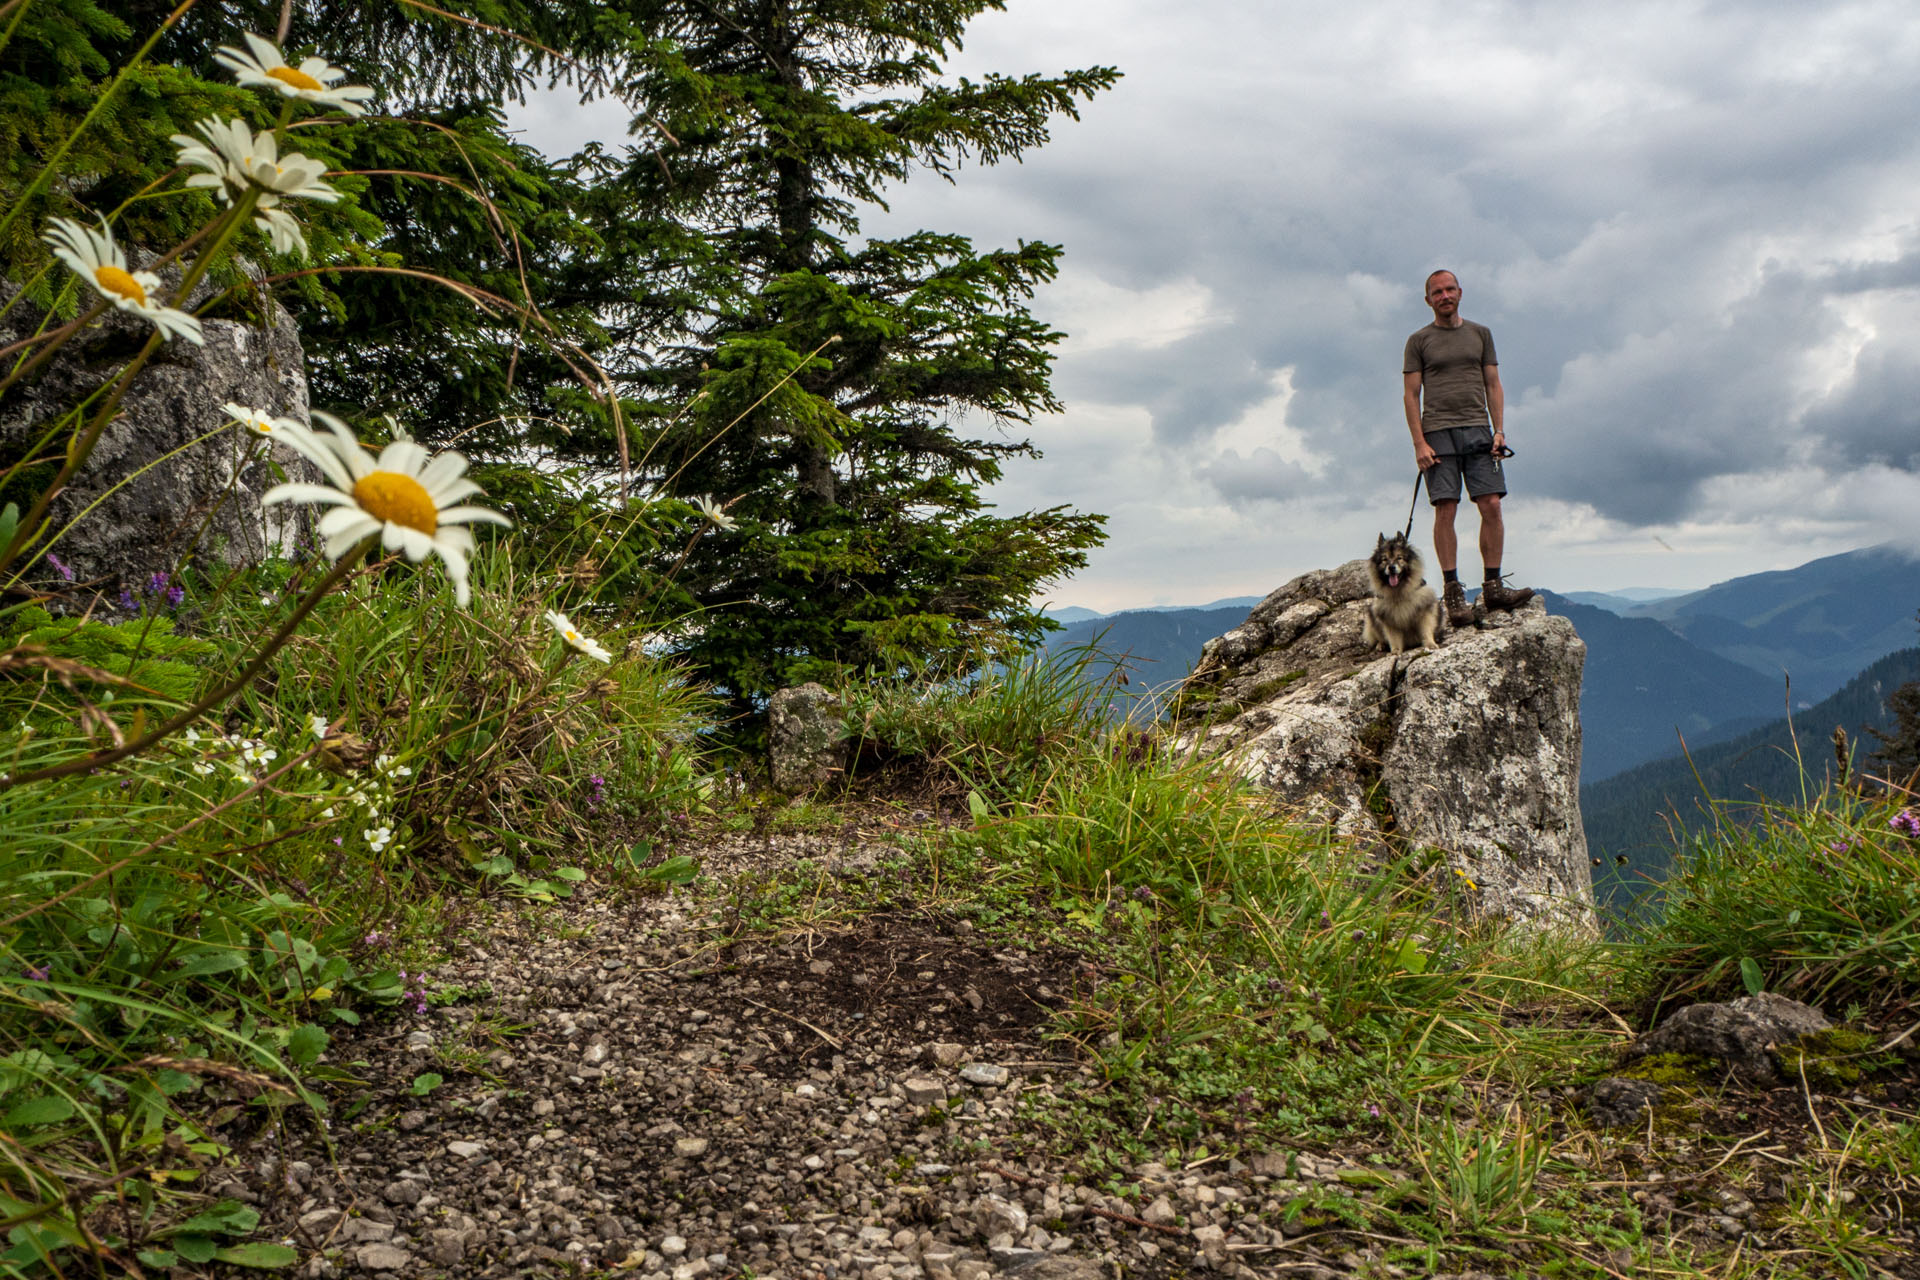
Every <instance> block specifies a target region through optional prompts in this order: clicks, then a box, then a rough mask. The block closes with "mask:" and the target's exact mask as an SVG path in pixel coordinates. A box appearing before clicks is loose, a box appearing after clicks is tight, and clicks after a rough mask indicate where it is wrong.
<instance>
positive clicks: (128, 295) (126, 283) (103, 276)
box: [93, 266, 147, 307]
mask: <svg viewBox="0 0 1920 1280" xmlns="http://www.w3.org/2000/svg"><path fill="white" fill-rule="evenodd" d="M93 282H94V283H95V284H97V285H99V286H100V287H101V288H102V289H104V290H105V291H106V292H108V293H111V294H113V295H115V296H116V297H121V298H125V299H126V300H127V301H128V302H132V303H137V304H138V305H140V306H143V307H144V306H146V305H147V291H146V290H145V289H142V288H141V287H140V282H139V281H138V280H135V279H134V278H133V276H132V275H130V274H128V272H127V271H126V270H125V269H124V268H122V267H115V266H105V267H95V268H94V269H93Z"/></svg>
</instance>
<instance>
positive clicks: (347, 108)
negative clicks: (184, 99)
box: [213, 32, 373, 116]
mask: <svg viewBox="0 0 1920 1280" xmlns="http://www.w3.org/2000/svg"><path fill="white" fill-rule="evenodd" d="M213 60H214V61H215V62H218V63H219V64H220V65H221V66H223V67H225V68H227V69H228V70H229V71H232V72H233V73H234V79H236V80H238V81H239V82H240V83H241V84H251V85H258V86H259V87H260V88H262V89H272V90H273V91H274V92H276V93H280V94H284V95H286V96H287V97H289V98H298V99H300V100H301V101H302V102H312V103H317V104H318V105H320V106H323V107H338V108H339V109H340V110H342V111H344V112H346V113H347V114H348V115H350V116H357V115H360V114H362V113H363V112H365V110H366V108H365V107H363V106H361V105H360V103H361V102H362V101H363V100H364V99H367V98H371V97H372V96H373V90H371V89H369V88H367V87H366V86H365V85H359V84H342V85H337V86H336V85H335V82H336V81H339V80H344V79H346V77H347V73H346V72H344V71H342V70H341V69H340V68H338V67H334V66H329V65H328V64H327V60H326V59H325V58H308V59H306V60H304V61H303V62H301V64H300V65H299V66H297V67H295V66H291V65H289V64H288V62H287V60H286V58H285V57H284V56H282V55H281V53H280V48H279V46H278V45H276V44H274V43H273V41H271V40H263V39H262V38H260V37H259V36H256V35H254V34H253V33H251V32H249V33H248V34H247V48H246V49H244V50H242V49H236V48H234V47H233V46H232V45H225V46H222V48H221V50H220V52H218V53H216V54H214V55H213Z"/></svg>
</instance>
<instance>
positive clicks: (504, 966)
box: [214, 836, 1399, 1280]
mask: <svg viewBox="0 0 1920 1280" xmlns="http://www.w3.org/2000/svg"><path fill="white" fill-rule="evenodd" d="M878 852H879V846H873V845H863V844H862V843H861V842H860V841H859V840H857V839H853V838H852V837H851V836H842V837H840V838H839V839H832V838H821V837H781V838H767V837H750V838H740V839H737V840H734V841H731V842H722V843H721V844H719V845H717V846H714V847H711V848H708V849H704V850H703V851H702V862H703V865H704V867H705V869H706V871H707V872H708V874H710V875H715V876H718V877H720V878H722V879H723V880H724V879H726V878H728V877H732V876H735V875H739V874H742V873H746V872H751V871H754V870H757V869H760V868H762V867H765V866H767V865H769V864H771V863H777V862H786V861H790V860H792V859H794V858H797V857H802V856H813V857H816V858H823V859H824V860H827V861H829V862H832V861H834V860H839V861H840V862H841V863H842V864H843V865H844V864H846V863H852V864H855V865H857V864H860V863H863V862H864V863H871V862H872V861H873V859H874V856H875V855H876V854H877V853H878ZM1098 979H1099V974H1098V972H1097V971H1096V970H1095V968H1094V967H1093V966H1092V965H1090V964H1088V963H1087V962H1086V961H1085V960H1084V959H1083V958H1082V957H1080V956H1078V955H1075V954H1073V953H1071V952H1066V951H1060V950H1042V951H1033V950H1027V949H1022V948H1019V947H1016V946H1009V945H1008V944H1007V943H1005V942H1004V941H1002V940H992V939H987V938H985V937H983V936H981V935H980V934H979V933H978V932H977V931H975V930H973V929H972V928H971V927H970V924H969V922H967V921H963V920H952V919H948V918H945V917H942V916H940V915H937V914H932V913H917V912H916V913H899V912H895V913H884V912H883V913H880V914H876V915H869V916H866V917H864V918H861V919H860V920H859V921H858V922H857V923H853V924H851V925H850V924H849V922H848V921H847V920H845V919H844V918H842V919H839V920H836V921H834V922H832V923H830V924H828V923H823V924H822V925H821V927H820V928H819V929H817V930H815V931H812V932H803V933H798V934H789V935H785V936H781V937H774V936H772V935H768V934H765V933H746V932H743V931H735V932H734V934H733V936H732V937H731V938H730V937H729V931H728V930H727V928H726V916H725V901H724V897H719V898H716V897H715V896H713V895H707V896H705V897H703V898H699V899H696V898H694V897H693V896H692V895H690V894H688V893H687V892H686V891H684V890H681V891H675V892H673V893H669V894H654V895H644V894H613V893H608V892H600V893H592V892H584V893H582V894H581V895H580V896H579V897H577V898H576V899H574V900H572V901H570V902H568V903H565V904H562V905H561V906H559V907H557V908H554V909H552V910H551V911H543V912H541V913H539V915H538V916H537V917H536V916H534V915H532V914H526V915H514V914H512V913H503V914H502V915H501V917H500V918H499V919H498V920H497V921H496V922H495V923H494V924H493V925H491V926H490V928H489V931H488V933H487V935H486V938H485V941H484V944H468V945H466V947H465V954H463V955H460V956H459V957H458V958H457V959H455V960H454V961H452V962H451V963H448V964H446V965H444V966H442V967H441V968H439V969H438V970H436V971H435V972H434V973H433V974H432V975H431V977H430V984H429V985H430V986H431V987H432V988H433V989H435V990H438V991H442V992H445V991H448V990H454V989H457V990H461V991H465V992H468V993H472V994H473V995H474V997H475V998H473V999H471V1000H468V1001H465V1002H463V1003H460V1004H456V1005H451V1006H447V1007H442V1008H434V1009H430V1010H429V1011H428V1012H426V1013H424V1014H416V1013H412V1012H409V1013H408V1014H407V1015H405V1016H404V1017H402V1018H401V1019H400V1020H398V1021H397V1022H385V1023H383V1024H382V1025H380V1026H378V1027H372V1026H369V1027H363V1028H361V1029H359V1030H358V1031H357V1032H354V1033H352V1034H343V1035H340V1036H337V1037H336V1039H335V1042H334V1044H333V1047H332V1049H331V1051H330V1052H329V1054H328V1057H327V1062H328V1063H329V1064H330V1065H333V1066H335V1067H339V1068H342V1069H344V1070H346V1071H348V1072H350V1073H352V1074H353V1075H354V1076H356V1077H358V1078H359V1079H360V1080H361V1081H363V1082H364V1083H363V1084H362V1085H359V1086H355V1085H351V1084H342V1085H338V1086H336V1087H335V1088H334V1089H333V1091H332V1097H333V1101H334V1111H333V1116H332V1119H331V1134H330V1137H331V1140H332V1142H333V1144H334V1149H333V1153H332V1156H331V1158H329V1155H328V1153H327V1151H326V1150H325V1148H324V1147H323V1146H322V1145H321V1143H320V1141H319V1139H318V1137H317V1136H315V1137H312V1138H309V1139H308V1140H307V1141H306V1142H305V1143H304V1144H301V1143H299V1142H298V1141H296V1140H292V1139H289V1140H288V1141H289V1143H290V1144H291V1145H289V1146H288V1148H287V1149H286V1150H284V1151H283V1152H281V1153H280V1154H279V1155H276V1156H273V1157H271V1158H269V1159H266V1160H264V1161H261V1162H259V1163H258V1164H257V1165H256V1167H255V1168H254V1171H253V1174H252V1176H251V1177H249V1178H247V1179H245V1180H244V1181H237V1182H232V1183H229V1184H228V1185H226V1186H225V1187H224V1188H222V1187H216V1188H214V1190H216V1191H224V1192H225V1193H227V1194H237V1195H241V1196H243V1197H244V1198H246V1199H248V1200H250V1201H252V1202H254V1203H256V1204H258V1205H259V1206H260V1207H261V1209H262V1211H263V1213H264V1214H265V1217H266V1221H267V1223H268V1224H270V1225H272V1226H274V1227H275V1228H276V1229H277V1230H278V1232H279V1233H280V1234H281V1235H283V1236H284V1237H285V1238H287V1239H288V1240H290V1241H292V1242H294V1243H296V1244H298V1245H300V1246H301V1247H302V1248H303V1249H305V1250H307V1251H308V1258H307V1260H306V1261H305V1263H304V1264H303V1266H304V1273H305V1274H306V1275H310V1276H334V1275H346V1276H357V1275H364V1274H381V1273H385V1274H391V1275H398V1276H408V1277H412V1276H423V1277H431V1276H444V1277H501V1276H544V1275H555V1276H559V1275H584V1276H601V1275H616V1274H618V1275H633V1276H637V1277H643V1278H644V1280H695V1278H696V1277H701V1276H712V1277H716V1278H722V1277H731V1276H745V1275H751V1276H754V1277H762V1278H764V1277H788V1278H792V1280H803V1278H805V1280H813V1278H829V1280H841V1278H842V1277H861V1278H863V1280H881V1278H882V1277H886V1278H890V1280H912V1278H915V1277H922V1276H924V1277H928V1278H929V1280H979V1278H980V1277H985V1276H990V1275H1009V1276H1024V1277H1031V1278H1032V1280H1095V1278H1096V1277H1101V1276H1108V1277H1114V1276H1121V1275H1128V1276H1147V1277H1154V1276H1161V1275H1169V1274H1177V1273H1180V1272H1184V1271H1187V1270H1190V1269H1193V1268H1196V1267H1198V1268H1205V1269H1212V1270H1214V1271H1216V1272H1217V1273H1220V1274H1225V1275H1231V1276H1245V1277H1251V1276H1255V1275H1260V1276H1271V1275H1286V1276H1298V1277H1321V1278H1323V1280H1324V1278H1326V1277H1335V1276H1346V1275H1351V1274H1353V1273H1354V1272H1355V1271H1356V1270H1358V1269H1360V1268H1361V1267H1362V1266H1363V1264H1364V1263H1365V1262H1366V1261H1367V1258H1366V1256H1365V1255H1364V1253H1351V1252H1340V1250H1343V1249H1344V1247H1345V1246H1340V1245H1333V1243H1332V1241H1331V1240H1330V1239H1329V1238H1328V1237H1327V1234H1326V1233H1325V1232H1324V1231H1321V1232H1319V1233H1318V1234H1316V1233H1315V1232H1314V1231H1312V1230H1310V1229H1309V1228H1306V1227H1300V1228H1297V1230H1299V1231H1302V1232H1305V1233H1306V1234H1305V1235H1303V1236H1299V1237H1296V1238H1294V1239H1292V1240H1289V1239H1288V1238H1287V1237H1286V1236H1285V1235H1284V1234H1282V1232H1281V1230H1280V1229H1279V1227H1278V1226H1277V1225H1275V1224H1277V1223H1278V1221H1279V1217H1280V1214H1281V1211H1282V1210H1283V1209H1284V1207H1285V1204H1286V1202H1287V1201H1288V1200H1290V1199H1292V1198H1293V1197H1294V1196H1296V1195H1298V1194H1299V1193H1300V1192H1301V1190H1302V1189H1303V1188H1305V1187H1306V1186H1308V1185H1309V1184H1310V1183H1311V1182H1312V1181H1313V1180H1315V1179H1326V1180H1335V1179H1337V1178H1338V1177H1339V1173H1340V1170H1339V1168H1338V1162H1337V1161H1316V1160H1315V1159H1314V1158H1313V1157H1312V1156H1310V1155H1300V1154H1294V1153H1286V1152H1274V1153H1269V1154H1267V1155H1264V1156H1262V1157H1260V1158H1258V1159H1255V1160H1254V1161H1253V1162H1252V1163H1251V1165H1250V1166H1249V1165H1243V1164H1241V1163H1239V1162H1237V1161H1235V1162H1214V1163H1210V1164H1206V1165H1204V1166H1203V1167H1200V1168H1195V1169H1189V1170H1173V1171H1169V1170H1167V1169H1164V1168H1162V1167H1160V1166H1158V1165H1145V1166H1141V1167H1139V1168H1137V1169H1134V1170H1133V1171H1132V1179H1133V1182H1134V1183H1135V1184H1137V1186H1138V1188H1139V1194H1138V1195H1137V1196H1131V1197H1129V1198H1125V1199H1122V1198H1120V1197H1115V1196H1109V1195H1105V1194H1102V1193H1101V1192H1100V1191H1099V1190H1096V1189H1095V1188H1094V1187H1092V1186H1090V1185H1087V1184H1086V1183H1085V1182H1082V1181H1079V1180H1078V1178H1079V1176H1081V1175H1082V1174H1083V1173H1084V1171H1082V1170H1076V1169H1074V1168H1072V1167H1067V1164H1066V1162H1064V1161H1063V1160H1062V1158H1060V1157H1053V1158H1051V1160H1049V1159H1046V1158H1042V1157H1038V1156H1034V1157H1027V1156H1023V1155H1022V1154H1020V1153H1021V1152H1022V1151H1024V1150H1025V1147H1026V1144H1024V1143H1023V1142H1022V1140H1021V1124H1020V1121H1019V1115H1020V1113H1021V1110H1022V1108H1023V1106H1024V1105H1025V1104H1027V1103H1030V1102H1033V1101H1035V1100H1036V1099H1035V1097H1034V1095H1044V1094H1046V1093H1049V1092H1052V1093H1064V1092H1067V1091H1075V1090H1086V1089H1092V1088H1097V1087H1098V1079H1097V1077H1096V1076H1094V1075H1093V1074H1092V1073H1091V1072H1090V1071H1088V1070H1087V1069H1086V1068H1085V1067H1084V1066H1082V1065H1080V1064H1079V1063H1077V1062H1075V1061H1074V1060H1072V1058H1071V1057H1070V1056H1069V1054H1068V1053H1066V1052H1065V1051H1064V1050H1063V1049H1062V1048H1061V1047H1060V1045H1059V1044H1058V1042H1054V1041H1046V1042H1043V1041H1042V1039H1041V1036H1040V1033H1041V1031H1042V1029H1043V1027H1044V1025H1045V1023H1046V1021H1047V1019H1048V1018H1049V1016H1050V1014H1051V1013H1052V1011H1053V1010H1055V1009H1057V1008H1059V1007H1060V1006H1061V1005H1063V1004H1064V1003H1066V1002H1067V1001H1070V1000H1072V999H1073V998H1074V997H1075V996H1076V995H1078V994H1084V993H1085V992H1086V991H1087V990H1088V989H1089V987H1090V986H1091V984H1093V983H1094V982H1096V981H1098ZM425 1073H435V1074H438V1075H441V1076H443V1077H444V1083H442V1084H440V1085H438V1086H437V1087H435V1088H433V1089H431V1090H430V1091H429V1092H427V1093H425V1094H424V1095H418V1094H416V1093H415V1092H414V1091H413V1086H414V1082H415V1080H416V1079H417V1078H418V1077H419V1076H421V1075H422V1074H425ZM1329 1245H1330V1246H1332V1250H1333V1251H1331V1252H1330V1251H1324V1250H1323V1248H1322V1246H1329ZM1370 1273H1372V1272H1370ZM1372 1274H1380V1275H1388V1274H1399V1272H1398V1271H1397V1269H1384V1268H1383V1269H1381V1270H1380V1271H1378V1272H1377V1273H1372Z"/></svg>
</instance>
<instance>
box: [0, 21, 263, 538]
mask: <svg viewBox="0 0 1920 1280" xmlns="http://www.w3.org/2000/svg"><path fill="white" fill-rule="evenodd" d="M186 3H187V4H192V3H193V0H186ZM185 11H186V6H185V5H182V6H181V9H180V12H183V13H184V12H185ZM259 198H260V197H259V193H258V192H257V191H249V192H247V193H246V194H245V195H243V196H241V197H240V199H239V200H238V201H237V202H235V204H234V205H233V207H232V208H230V209H228V210H227V211H226V212H225V213H224V214H222V215H221V219H220V220H219V221H217V222H216V223H215V228H216V230H215V233H214V237H213V243H212V244H210V245H208V246H207V247H206V248H205V249H203V250H202V251H201V252H200V254H199V256H198V257H196V258H195V259H194V260H193V262H192V263H191V264H190V265H189V266H188V267H187V270H186V273H185V274H184V275H183V276H182V277H181V279H180V287H179V288H178V289H176V290H175V291H174V301H176V302H184V301H185V300H186V298H187V295H188V294H190V293H191V292H192V291H193V286H194V285H196V284H198V283H199V282H200V277H201V276H203V275H205V274H206V272H207V268H208V267H210V266H212V265H213V259H214V257H215V256H216V255H217V254H219V252H220V251H221V250H222V249H224V248H226V247H227V241H228V240H230V239H232V238H233V233H234V231H235V229H236V228H238V227H239V226H240V224H241V222H242V221H244V220H245V219H246V217H247V215H248V214H250V213H252V212H253V206H254V204H255V203H256V202H257V201H258V200H259ZM161 342H162V338H161V336H160V332H159V330H157V329H156V330H155V331H154V332H153V333H152V334H151V335H150V336H149V337H148V338H147V344H146V345H145V346H144V347H142V348H140V354H139V355H137V356H135V357H134V358H133V359H132V360H131V361H130V362H129V363H128V364H127V367H126V368H125V369H123V370H121V371H120V377H119V379H118V380H117V381H116V382H115V383H114V385H113V391H112V393H111V394H110V395H108V396H107V402H106V403H105V404H103V405H101V406H100V408H99V410H98V411H97V412H96V413H95V414H94V417H93V422H92V423H91V424H90V425H89V426H88V427H87V428H86V430H85V431H84V432H82V433H81V434H80V435H78V436H76V437H75V438H74V439H73V440H72V442H71V443H69V444H68V446H67V460H66V462H65V463H64V464H63V465H62V466H61V468H60V471H59V473H58V474H57V475H55V476H54V477H53V479H52V480H51V481H50V482H49V483H48V484H47V487H46V488H45V489H44V490H42V491H41V493H40V496H39V497H38V498H37V499H35V500H34V504H33V509H32V510H30V511H29V512H27V514H26V515H25V516H23V517H21V520H20V524H19V528H18V531H17V532H16V533H15V534H14V535H13V540H12V541H11V542H9V543H8V544H7V545H6V546H4V547H0V570H4V569H5V568H6V567H7V566H8V565H10V564H12V563H13V562H14V559H15V558H16V557H18V556H19V555H20V554H21V553H22V552H24V551H25V550H26V549H27V548H28V547H29V546H31V545H32V544H33V540H34V538H35V536H36V530H38V529H39V527H40V522H41V520H43V519H44V518H45V517H46V514H47V509H48V508H49V507H50V506H52V505H53V500H54V498H55V497H56V496H57V495H58V494H59V492H60V490H61V489H63V488H65V487H66V483H67V481H69V480H71V479H72V478H73V477H74V475H75V473H76V472H78V471H79V470H80V468H81V467H82V466H84V465H85V464H86V461H87V457H88V455H90V454H91V453H92V452H93V446H94V445H95V444H97V443H98V442H99V440H100V433H101V432H103V431H105V430H106V429H107V424H108V423H109V422H111V421H113V412H114V410H115V409H118V408H119V407H120V401H121V400H122V399H123V398H124V397H125V396H126V394H127V391H128V389H129V388H131V387H132V386H133V380H134V378H136V377H138V376H139V374H140V371H141V370H142V369H144V368H146V367H147V361H148V360H151V359H152V358H153V353H154V352H155V351H158V350H159V349H160V344H161Z"/></svg>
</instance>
